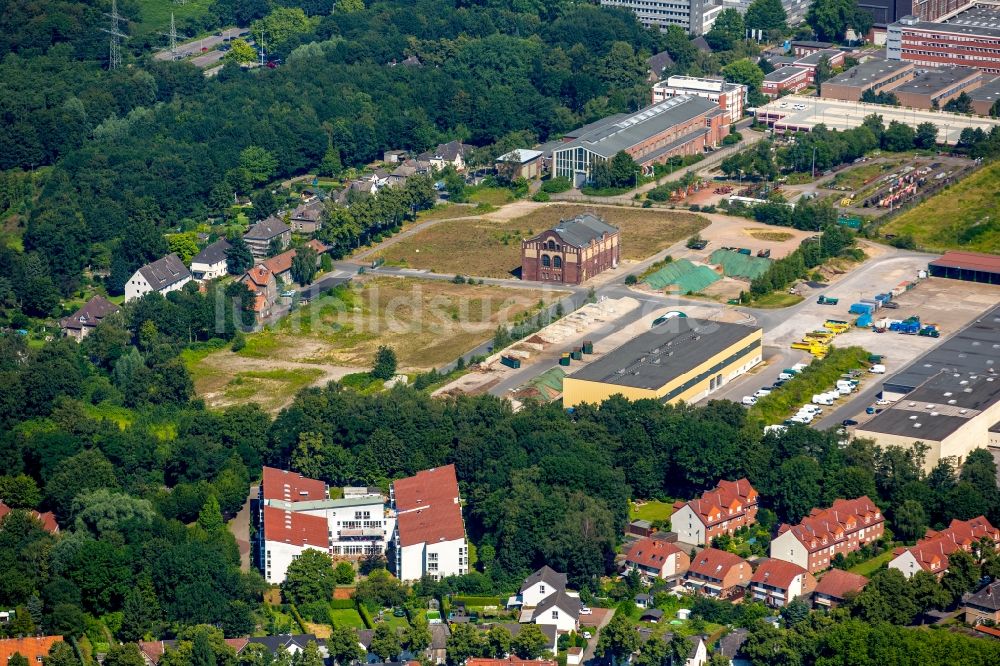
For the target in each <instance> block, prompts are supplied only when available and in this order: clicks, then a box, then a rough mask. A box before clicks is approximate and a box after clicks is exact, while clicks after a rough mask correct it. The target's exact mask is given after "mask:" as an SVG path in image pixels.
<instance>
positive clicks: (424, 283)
mask: <svg viewBox="0 0 1000 666" xmlns="http://www.w3.org/2000/svg"><path fill="white" fill-rule="evenodd" d="M563 295H565V292H552V291H548V292H546V291H542V290H530V289H508V288H504V287H497V286H490V285H469V284H453V283H451V282H445V281H437V280H435V281H431V280H411V279H402V278H388V277H382V278H369V279H366V280H364V282H362V283H358V284H355V285H354V286H353V287H351V288H341V289H338V290H337V291H336V292H335V295H334V296H331V297H323V298H320V299H317V300H314V301H313V302H312V303H310V304H309V305H308V306H306V307H304V308H301V309H299V310H298V311H296V312H294V313H292V314H291V315H290V316H288V317H286V318H285V319H283V320H282V321H281V322H280V323H279V324H278V325H277V326H275V327H274V328H270V329H267V330H265V331H262V332H260V333H253V334H250V335H248V336H247V344H246V347H244V348H243V349H242V350H240V351H239V352H237V353H234V352H232V351H230V350H229V349H228V348H227V349H222V350H219V351H213V352H210V353H207V354H205V353H200V354H190V355H188V356H187V357H186V360H187V365H188V368H189V370H190V372H191V375H192V377H193V379H194V382H195V390H196V391H197V393H198V395H199V396H201V397H203V398H204V399H205V400H206V401H207V402H208V403H209V404H210V405H211V406H224V405H229V404H237V403H242V402H248V401H251V402H256V403H258V404H260V405H261V406H263V407H264V408H265V409H268V410H271V411H276V410H278V409H280V408H281V407H282V406H284V405H285V404H287V403H288V401H289V400H291V398H292V397H293V396H294V395H295V393H296V392H298V391H299V390H301V389H302V388H304V387H306V386H310V385H315V384H324V383H325V382H327V381H330V380H334V379H340V378H341V377H343V376H344V375H346V374H349V373H352V372H359V371H363V370H368V369H370V367H371V364H372V361H373V359H374V357H375V351H376V350H377V349H378V347H379V346H380V345H388V346H390V347H392V348H393V349H394V350H395V351H396V354H397V356H398V358H399V366H400V369H401V370H427V369H430V368H432V367H440V366H442V365H444V364H445V363H448V362H450V361H453V360H454V359H455V358H456V357H458V355H459V354H461V353H464V352H467V351H469V350H470V349H473V348H475V347H476V345H478V344H480V343H482V342H483V341H485V340H488V339H490V338H491V337H492V335H493V332H494V331H495V330H496V328H497V326H498V325H500V324H502V323H510V322H513V321H514V320H515V318H517V317H519V316H521V315H525V314H534V313H535V312H536V311H537V310H538V306H539V303H541V302H544V303H551V302H553V301H554V300H556V299H558V298H560V297H561V296H563Z"/></svg>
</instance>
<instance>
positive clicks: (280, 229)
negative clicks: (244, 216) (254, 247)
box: [243, 215, 292, 240]
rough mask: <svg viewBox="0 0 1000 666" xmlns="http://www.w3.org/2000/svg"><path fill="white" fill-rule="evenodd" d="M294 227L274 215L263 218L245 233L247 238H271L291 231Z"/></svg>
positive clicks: (244, 235) (244, 236)
mask: <svg viewBox="0 0 1000 666" xmlns="http://www.w3.org/2000/svg"><path fill="white" fill-rule="evenodd" d="M291 230H292V228H291V227H290V226H288V225H287V224H285V223H284V221H282V220H279V219H278V218H276V217H274V216H273V215H272V216H271V217H269V218H267V219H266V220H261V221H260V222H258V223H257V224H255V225H253V226H252V227H250V229H249V230H248V231H247V232H246V233H245V234H243V238H246V239H247V240H271V239H272V238H274V237H275V236H280V235H281V234H283V233H286V232H290V231H291Z"/></svg>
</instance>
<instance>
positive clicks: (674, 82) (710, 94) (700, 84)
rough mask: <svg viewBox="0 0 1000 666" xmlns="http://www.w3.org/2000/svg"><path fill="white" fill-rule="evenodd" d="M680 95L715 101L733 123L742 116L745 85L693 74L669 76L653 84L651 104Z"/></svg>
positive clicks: (744, 103) (745, 95)
mask: <svg viewBox="0 0 1000 666" xmlns="http://www.w3.org/2000/svg"><path fill="white" fill-rule="evenodd" d="M680 95H688V96H691V97H702V98H704V99H707V100H708V101H710V102H715V103H716V104H718V105H719V108H720V109H722V110H723V111H725V112H727V113H728V114H729V122H730V123H735V122H737V121H738V120H740V118H742V117H743V109H744V107H745V106H746V99H747V87H746V86H745V85H742V84H740V83H730V82H728V81H723V80H722V79H704V78H698V77H695V76H671V77H669V78H668V79H666V80H664V81H660V82H659V83H656V84H654V85H653V104H658V103H660V102H664V101H666V100H668V99H670V98H671V97H678V96H680Z"/></svg>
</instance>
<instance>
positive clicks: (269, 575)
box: [256, 467, 395, 583]
mask: <svg viewBox="0 0 1000 666" xmlns="http://www.w3.org/2000/svg"><path fill="white" fill-rule="evenodd" d="M257 520H258V529H257V534H258V535H260V538H259V539H258V540H257V543H256V546H257V548H256V551H257V552H256V557H257V560H258V565H259V566H260V568H261V571H262V573H264V577H265V579H267V581H268V582H270V583H280V582H281V581H283V580H284V578H285V571H286V570H287V568H288V565H289V564H291V562H292V560H294V559H295V558H296V557H298V555H300V554H301V553H302V552H303V551H305V550H306V549H308V548H313V549H315V550H320V551H322V552H324V553H327V554H328V555H330V556H331V557H333V558H334V559H335V560H348V561H356V560H359V559H361V558H362V557H364V556H366V555H379V554H382V553H385V552H386V549H387V547H388V542H389V537H390V535H391V534H392V531H393V528H394V527H395V519H394V518H393V516H392V514H391V512H390V511H388V510H387V508H386V506H385V497H383V496H382V494H381V493H379V492H378V490H377V489H367V488H360V489H359V488H345V489H344V492H343V497H341V498H339V499H331V498H330V494H329V489H328V488H327V486H326V484H325V483H323V482H322V481H317V480H316V479H309V478H306V477H304V476H302V475H301V474H297V473H295V472H288V471H285V470H280V469H275V468H272V467H265V468H264V480H263V482H262V483H261V486H260V491H259V494H258V498H257Z"/></svg>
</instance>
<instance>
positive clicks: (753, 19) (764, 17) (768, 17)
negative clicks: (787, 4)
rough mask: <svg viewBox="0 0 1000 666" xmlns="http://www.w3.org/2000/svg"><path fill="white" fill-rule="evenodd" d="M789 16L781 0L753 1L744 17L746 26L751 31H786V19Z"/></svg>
mask: <svg viewBox="0 0 1000 666" xmlns="http://www.w3.org/2000/svg"><path fill="white" fill-rule="evenodd" d="M787 18H788V15H787V14H786V13H785V8H784V7H782V6H781V0H753V2H751V3H750V5H749V7H747V13H746V15H745V16H744V20H745V21H746V26H747V27H748V28H750V29H756V30H763V31H764V32H768V31H770V30H784V29H785V19H787Z"/></svg>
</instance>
